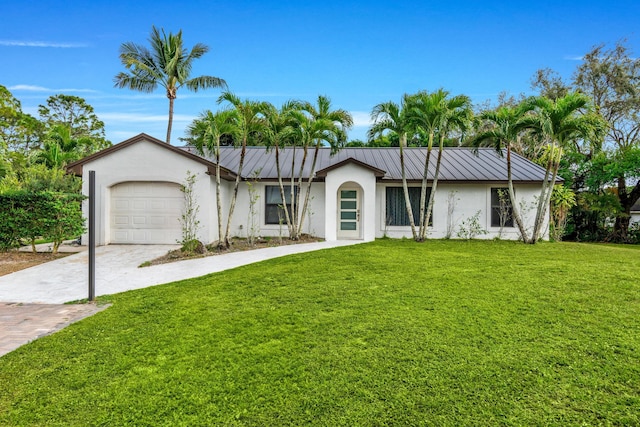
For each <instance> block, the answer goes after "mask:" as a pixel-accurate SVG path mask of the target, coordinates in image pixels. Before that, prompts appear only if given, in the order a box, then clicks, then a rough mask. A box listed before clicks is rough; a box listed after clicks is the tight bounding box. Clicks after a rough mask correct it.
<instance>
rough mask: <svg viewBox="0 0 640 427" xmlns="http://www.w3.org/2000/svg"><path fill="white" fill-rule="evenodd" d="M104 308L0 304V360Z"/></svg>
mask: <svg viewBox="0 0 640 427" xmlns="http://www.w3.org/2000/svg"><path fill="white" fill-rule="evenodd" d="M106 307H107V306H106V305H105V306H101V307H98V306H97V305H95V304H67V305H60V304H14V303H2V302H0V356H2V355H4V354H7V353H9V352H10V351H13V350H15V349H16V348H18V347H20V346H22V345H24V344H27V343H29V342H31V341H33V340H36V339H38V338H41V337H43V336H45V335H49V334H52V333H54V332H56V331H59V330H60V329H62V328H64V327H66V326H68V325H70V324H71V323H73V322H77V321H78V320H81V319H84V318H85V317H88V316H91V315H93V314H95V313H97V312H98V311H100V310H103V309H104V308H106Z"/></svg>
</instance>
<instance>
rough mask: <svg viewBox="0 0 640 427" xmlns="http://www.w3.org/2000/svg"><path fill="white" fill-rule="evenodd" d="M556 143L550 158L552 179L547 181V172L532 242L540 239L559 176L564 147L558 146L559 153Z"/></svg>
mask: <svg viewBox="0 0 640 427" xmlns="http://www.w3.org/2000/svg"><path fill="white" fill-rule="evenodd" d="M554 152H555V144H554V146H553V148H552V156H551V157H552V158H551V159H550V160H549V162H550V163H551V164H550V168H549V169H552V172H551V180H550V181H549V182H548V183H547V175H548V173H547V174H545V182H543V183H542V192H541V194H540V200H538V209H537V211H536V222H535V223H534V224H533V234H532V236H531V240H532V243H536V242H537V241H538V239H540V231H541V229H542V224H543V223H544V217H545V216H546V214H547V207H548V206H549V203H551V194H552V193H553V187H554V186H555V184H556V179H557V177H558V169H559V168H560V158H561V157H562V148H558V154H557V155H556V154H555V153H554Z"/></svg>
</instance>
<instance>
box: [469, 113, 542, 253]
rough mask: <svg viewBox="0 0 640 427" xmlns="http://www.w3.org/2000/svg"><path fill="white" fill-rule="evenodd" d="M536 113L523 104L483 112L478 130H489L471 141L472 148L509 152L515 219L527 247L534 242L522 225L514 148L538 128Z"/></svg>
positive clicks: (509, 183)
mask: <svg viewBox="0 0 640 427" xmlns="http://www.w3.org/2000/svg"><path fill="white" fill-rule="evenodd" d="M532 109H533V105H532V104H531V102H521V103H520V104H518V105H517V106H515V107H511V106H503V107H499V108H498V109H496V110H491V111H485V112H483V113H482V114H481V115H480V117H479V123H478V127H480V128H482V127H483V126H484V127H486V129H485V130H483V131H481V132H480V133H478V134H477V135H475V137H474V138H473V139H472V141H471V144H472V145H473V146H475V147H476V148H478V147H480V146H485V145H492V146H493V147H494V148H495V150H496V152H497V153H498V154H499V155H500V156H503V155H504V152H506V158H507V187H508V192H509V201H510V202H511V209H512V212H513V219H514V220H515V222H516V225H517V226H518V230H519V232H520V236H521V237H522V241H523V242H525V243H527V242H529V240H530V239H529V237H528V232H527V229H526V227H525V225H524V222H523V221H522V216H521V215H520V209H519V208H518V204H517V203H516V197H515V192H514V190H513V179H512V173H511V146H512V144H513V143H514V142H515V141H518V140H519V138H521V136H522V134H523V132H525V131H526V130H528V129H530V128H531V127H532V126H534V125H535V123H536V118H535V117H533V116H531V115H530V114H529V113H530V112H531V110H532ZM503 150H504V151H503Z"/></svg>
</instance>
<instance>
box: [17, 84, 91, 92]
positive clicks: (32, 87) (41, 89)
mask: <svg viewBox="0 0 640 427" xmlns="http://www.w3.org/2000/svg"><path fill="white" fill-rule="evenodd" d="M7 89H9V90H11V91H26V92H58V93H59V92H82V93H97V92H98V91H97V90H93V89H75V88H62V89H51V88H48V87H43V86H35V85H15V86H10V87H8V88H7Z"/></svg>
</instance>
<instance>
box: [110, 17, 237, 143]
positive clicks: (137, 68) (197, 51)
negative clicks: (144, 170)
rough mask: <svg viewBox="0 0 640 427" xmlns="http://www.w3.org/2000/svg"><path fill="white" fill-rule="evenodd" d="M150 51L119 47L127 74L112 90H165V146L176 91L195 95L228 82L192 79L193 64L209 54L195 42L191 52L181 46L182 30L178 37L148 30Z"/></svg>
mask: <svg viewBox="0 0 640 427" xmlns="http://www.w3.org/2000/svg"><path fill="white" fill-rule="evenodd" d="M149 43H150V44H151V49H148V48H147V47H145V46H142V45H138V44H136V43H133V42H126V43H123V44H122V45H121V46H120V61H122V64H123V65H124V66H125V68H126V69H127V71H128V72H120V73H118V74H117V75H116V76H115V78H114V82H115V87H119V88H129V89H132V90H138V91H141V92H147V93H149V92H153V91H154V90H155V89H156V88H157V87H158V86H161V87H163V88H164V89H165V91H166V94H167V98H169V123H168V124H167V140H166V142H167V144H169V143H170V140H171V127H172V125H173V102H174V100H175V99H176V97H177V92H178V89H180V88H181V87H183V86H185V87H186V88H187V89H189V90H192V91H194V92H197V91H198V90H200V89H207V88H214V87H219V88H226V87H227V83H226V82H225V81H224V80H223V79H221V78H219V77H213V76H198V77H191V68H192V67H193V61H194V60H196V59H198V58H200V57H201V56H203V55H204V54H205V53H207V52H208V51H209V47H208V46H206V45H204V44H202V43H196V44H195V45H194V46H193V48H192V49H191V50H188V49H187V48H185V47H184V46H183V42H182V30H180V31H178V33H177V34H175V35H174V34H172V33H169V34H166V33H165V32H164V30H163V29H160V30H159V29H158V28H156V27H155V26H153V27H151V36H150V37H149Z"/></svg>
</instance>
